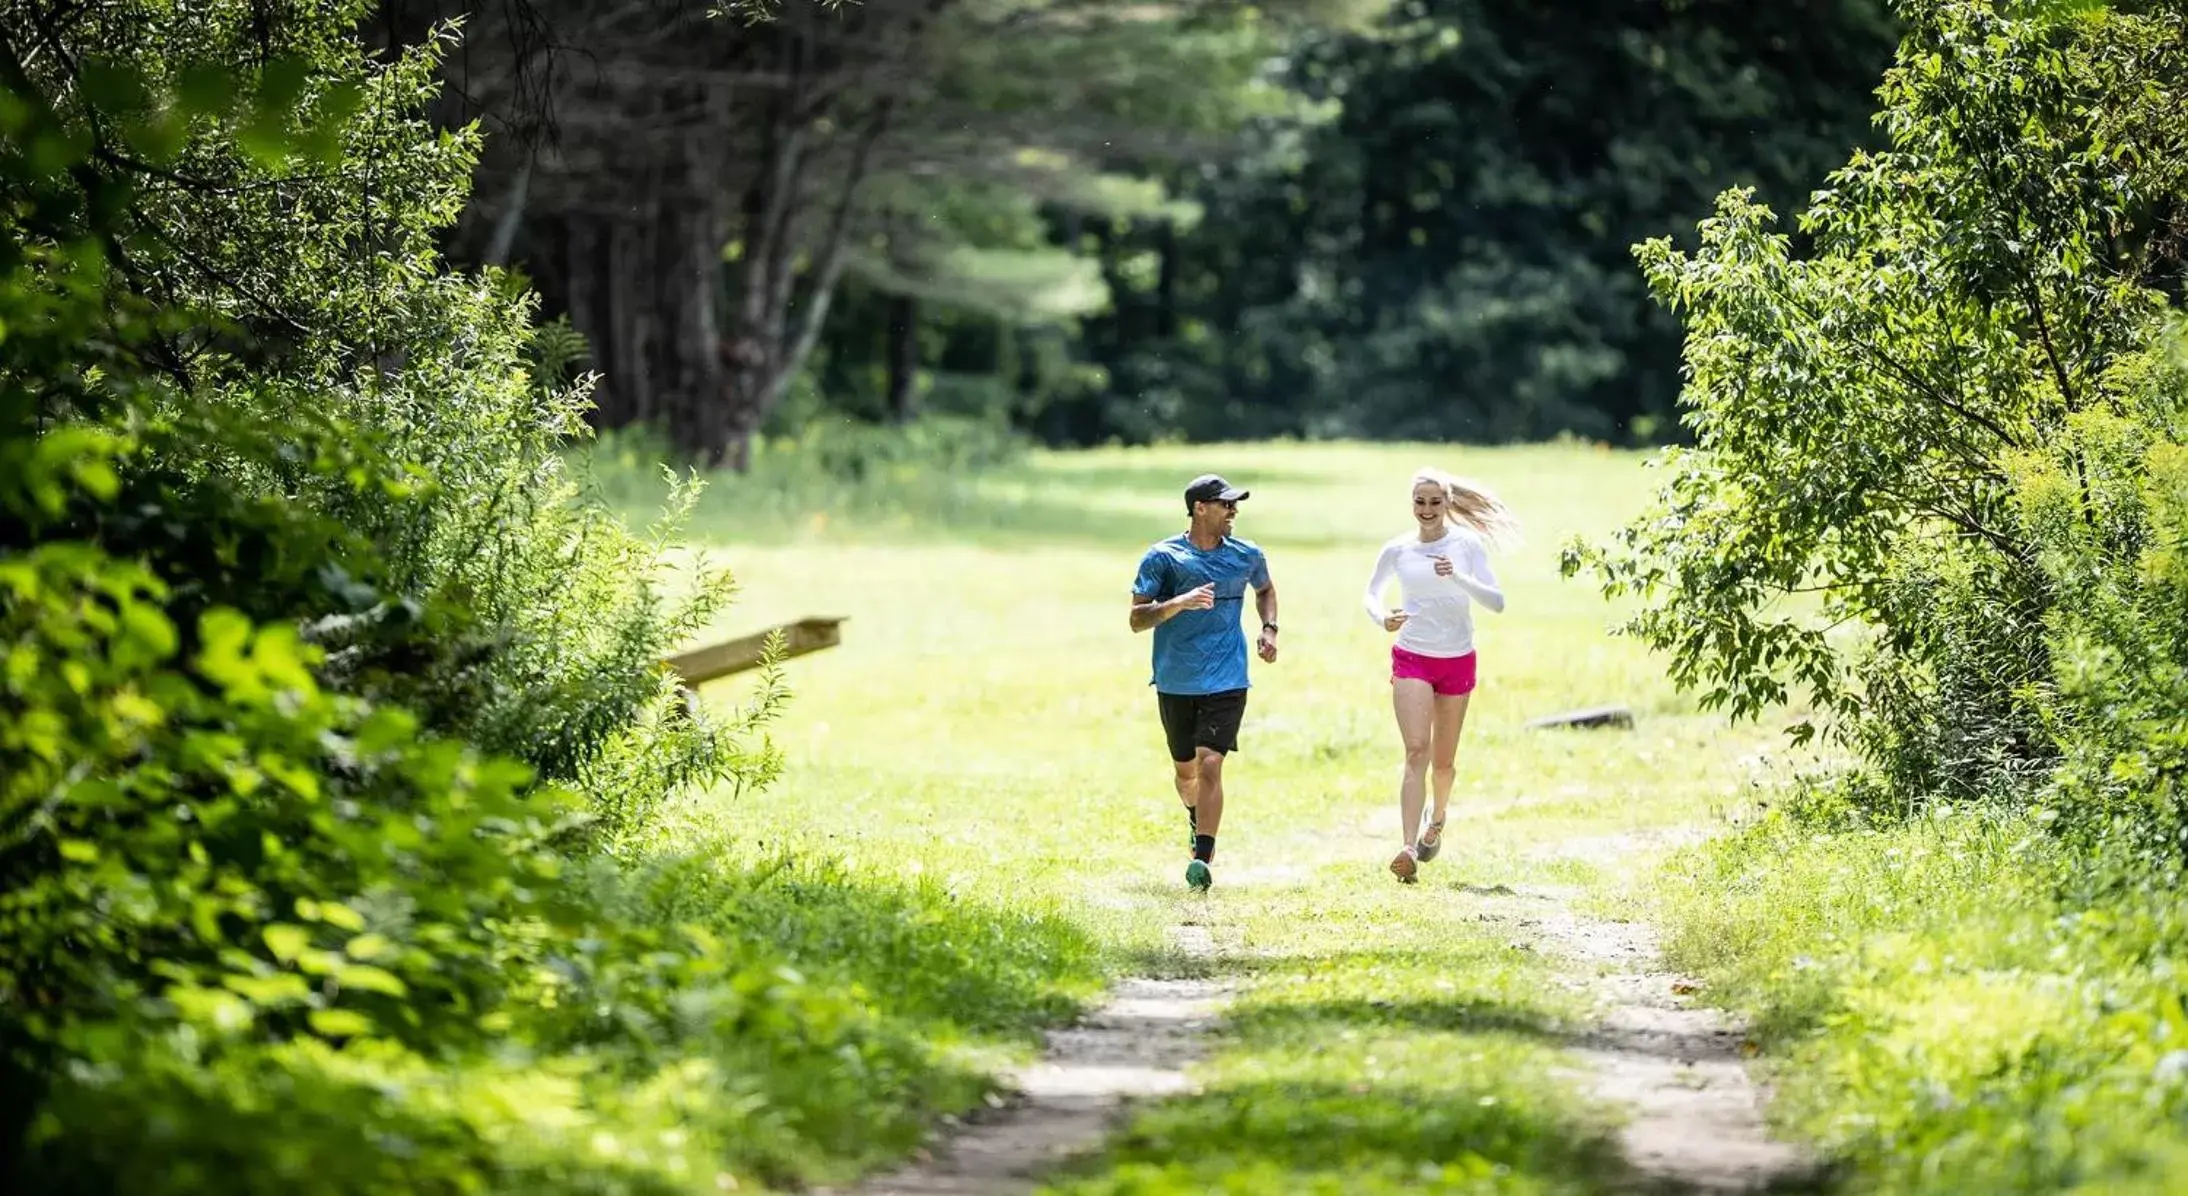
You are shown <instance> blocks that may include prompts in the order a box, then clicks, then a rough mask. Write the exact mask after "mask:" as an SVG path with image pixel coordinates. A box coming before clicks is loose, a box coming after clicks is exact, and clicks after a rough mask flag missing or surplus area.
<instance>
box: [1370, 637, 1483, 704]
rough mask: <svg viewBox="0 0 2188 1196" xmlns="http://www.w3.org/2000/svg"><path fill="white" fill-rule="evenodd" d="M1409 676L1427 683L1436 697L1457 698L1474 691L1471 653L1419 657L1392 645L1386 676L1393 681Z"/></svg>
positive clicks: (1472, 656)
mask: <svg viewBox="0 0 2188 1196" xmlns="http://www.w3.org/2000/svg"><path fill="white" fill-rule="evenodd" d="M1407 677H1410V678H1412V679H1414V680H1416V681H1426V682H1428V685H1429V688H1430V689H1433V690H1435V691H1436V693H1437V695H1438V696H1439V697H1446V698H1449V697H1457V696H1458V695H1460V694H1470V693H1473V692H1474V653H1472V652H1469V653H1467V654H1466V655H1464V656H1423V655H1421V654H1420V653H1418V652H1408V651H1406V650H1405V649H1404V648H1401V647H1398V646H1397V645H1396V644H1392V645H1391V647H1390V679H1391V681H1392V682H1393V683H1395V682H1397V681H1398V680H1400V679H1401V678H1407Z"/></svg>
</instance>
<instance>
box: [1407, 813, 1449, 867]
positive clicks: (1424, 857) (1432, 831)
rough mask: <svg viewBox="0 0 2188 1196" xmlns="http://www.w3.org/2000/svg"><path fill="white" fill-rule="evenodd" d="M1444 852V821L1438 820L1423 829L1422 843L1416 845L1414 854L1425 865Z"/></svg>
mask: <svg viewBox="0 0 2188 1196" xmlns="http://www.w3.org/2000/svg"><path fill="white" fill-rule="evenodd" d="M1442 850H1443V819H1441V818H1438V819H1437V820H1436V821H1434V822H1431V823H1429V824H1428V825H1427V826H1425V827H1423V828H1421V841H1420V842H1419V843H1416V844H1414V846H1413V853H1414V854H1415V855H1417V856H1419V857H1420V860H1421V862H1422V863H1424V864H1425V863H1427V862H1428V861H1430V860H1433V859H1435V858H1436V853H1437V852H1439V851H1442Z"/></svg>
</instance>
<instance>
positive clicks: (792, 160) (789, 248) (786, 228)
mask: <svg viewBox="0 0 2188 1196" xmlns="http://www.w3.org/2000/svg"><path fill="white" fill-rule="evenodd" d="M888 122H889V106H888V105H887V104H886V103H884V104H883V105H882V106H881V107H880V108H879V109H877V110H876V111H875V112H874V114H873V115H872V116H871V117H869V118H868V119H867V122H866V127H865V128H864V129H863V130H862V131H861V132H860V134H859V140H858V145H857V147H856V148H855V149H854V150H853V152H852V155H851V162H850V166H849V167H848V169H847V170H846V171H845V173H844V176H843V179H842V181H841V182H839V183H838V184H837V187H836V206H835V211H834V212H833V214H832V216H831V218H830V220H829V223H828V226H827V230H826V232H824V233H823V234H822V239H821V244H820V246H819V248H820V257H819V263H818V264H817V265H816V266H815V267H814V268H813V270H812V272H811V275H810V281H809V283H808V285H807V287H806V293H805V303H804V305H803V310H802V311H800V313H799V319H798V326H797V330H796V331H795V332H793V331H791V328H790V308H791V301H792V299H793V297H794V295H795V292H796V285H795V284H796V277H795V267H794V263H795V261H796V252H797V249H798V245H797V236H798V230H799V221H798V220H797V218H796V217H797V213H796V212H795V211H794V210H792V208H791V205H795V204H796V203H797V201H798V198H799V196H798V192H799V190H800V185H801V178H802V175H803V173H804V170H805V168H806V165H807V163H806V162H805V160H804V157H805V155H804V130H802V129H790V130H785V131H784V132H783V135H782V136H780V137H777V138H775V139H773V145H772V149H771V152H772V153H774V154H776V155H778V156H777V157H776V158H775V159H774V160H771V161H770V162H769V163H768V167H767V169H765V170H763V171H762V172H761V174H760V178H761V179H762V180H763V182H761V183H758V184H755V185H756V186H764V187H766V188H769V189H770V192H771V193H769V194H767V195H764V196H760V197H757V199H758V202H754V199H755V197H747V201H746V205H745V211H746V213H747V221H746V237H745V243H744V248H745V253H744V262H743V269H742V270H741V272H740V279H739V286H738V291H739V302H738V308H737V320H736V323H735V324H734V325H733V330H732V332H731V334H730V335H729V336H728V337H727V338H725V340H724V343H723V356H724V358H725V362H724V364H725V367H726V371H727V372H726V377H725V380H726V382H727V386H726V387H725V396H726V401H725V402H724V403H723V404H722V411H723V421H722V425H721V430H722V433H723V434H722V438H721V440H720V441H719V443H718V444H716V445H713V446H710V448H711V449H712V450H713V460H714V461H715V462H716V463H718V464H726V465H728V466H729V467H730V468H732V469H735V470H737V471H738V472H740V473H741V472H743V471H744V470H745V469H746V468H747V467H749V466H750V464H751V444H752V437H753V436H754V435H755V434H757V433H758V431H759V429H760V426H761V424H762V423H764V422H765V421H766V419H767V415H768V413H769V412H770V411H772V410H774V408H775V405H776V404H777V403H778V402H780V401H781V399H782V396H783V392H784V391H785V390H787V389H788V388H789V385H790V381H791V379H793V378H795V377H797V374H798V371H799V370H801V369H803V368H804V367H805V361H806V359H807V358H808V357H810V356H811V355H812V352H813V348H814V346H815V345H816V344H818V343H819V341H820V333H821V327H822V325H823V324H824V323H826V321H827V319H828V307H829V304H830V303H831V302H832V301H833V300H834V298H835V290H836V281H837V280H838V279H839V278H841V277H842V275H843V264H844V256H845V250H846V248H847V244H848V239H849V236H850V231H851V215H852V212H853V210H854V208H855V207H856V205H857V202H858V191H859V184H860V183H861V182H863V181H864V180H865V177H866V166H867V162H868V160H869V158H870V157H871V155H872V152H873V147H874V142H875V141H877V140H879V139H880V137H881V134H882V131H883V130H884V129H886V128H887V127H888ZM755 212H757V213H758V217H757V219H754V218H753V216H752V214H753V213H755Z"/></svg>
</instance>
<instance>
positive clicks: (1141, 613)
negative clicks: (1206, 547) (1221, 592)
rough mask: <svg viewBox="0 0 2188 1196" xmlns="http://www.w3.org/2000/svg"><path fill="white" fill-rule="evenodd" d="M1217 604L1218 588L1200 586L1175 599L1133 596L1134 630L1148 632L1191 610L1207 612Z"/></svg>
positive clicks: (1143, 595) (1210, 585)
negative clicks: (1149, 629)
mask: <svg viewBox="0 0 2188 1196" xmlns="http://www.w3.org/2000/svg"><path fill="white" fill-rule="evenodd" d="M1215 604H1216V587H1215V586H1214V585H1213V584H1212V583H1211V584H1209V585H1203V586H1198V587H1195V588H1193V589H1190V590H1187V591H1185V592H1184V593H1182V594H1180V595H1178V596H1177V597H1175V598H1170V599H1160V598H1150V597H1148V596H1147V595H1145V594H1134V595H1132V630H1134V631H1146V630H1147V629H1148V628H1150V627H1154V626H1156V625H1157V624H1160V623H1167V622H1169V621H1170V619H1171V618H1172V617H1173V616H1176V615H1179V614H1182V613H1184V612H1186V611H1189V610H1207V609H1208V608H1209V607H1212V606H1214V605H1215Z"/></svg>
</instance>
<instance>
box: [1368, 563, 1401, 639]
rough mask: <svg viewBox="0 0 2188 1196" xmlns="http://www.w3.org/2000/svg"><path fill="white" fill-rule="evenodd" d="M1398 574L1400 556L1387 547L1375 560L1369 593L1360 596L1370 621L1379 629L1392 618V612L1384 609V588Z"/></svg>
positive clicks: (1369, 581) (1369, 580) (1369, 582)
mask: <svg viewBox="0 0 2188 1196" xmlns="http://www.w3.org/2000/svg"><path fill="white" fill-rule="evenodd" d="M1397 572H1398V554H1397V553H1396V552H1393V551H1392V550H1391V549H1390V547H1389V546H1388V545H1385V546H1384V548H1383V551H1382V553H1381V554H1380V555H1378V556H1377V557H1376V558H1375V573H1374V575H1373V576H1371V577H1369V578H1368V583H1367V591H1366V592H1365V593H1363V594H1361V595H1360V605H1361V606H1362V607H1365V608H1366V609H1367V614H1368V620H1369V621H1370V622H1372V623H1374V624H1375V625H1376V626H1377V627H1382V626H1383V625H1384V621H1385V620H1387V619H1388V618H1389V617H1390V612H1389V611H1388V610H1386V609H1384V607H1383V588H1384V587H1385V586H1388V585H1389V584H1390V579H1391V578H1392V577H1394V576H1396V575H1397Z"/></svg>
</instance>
